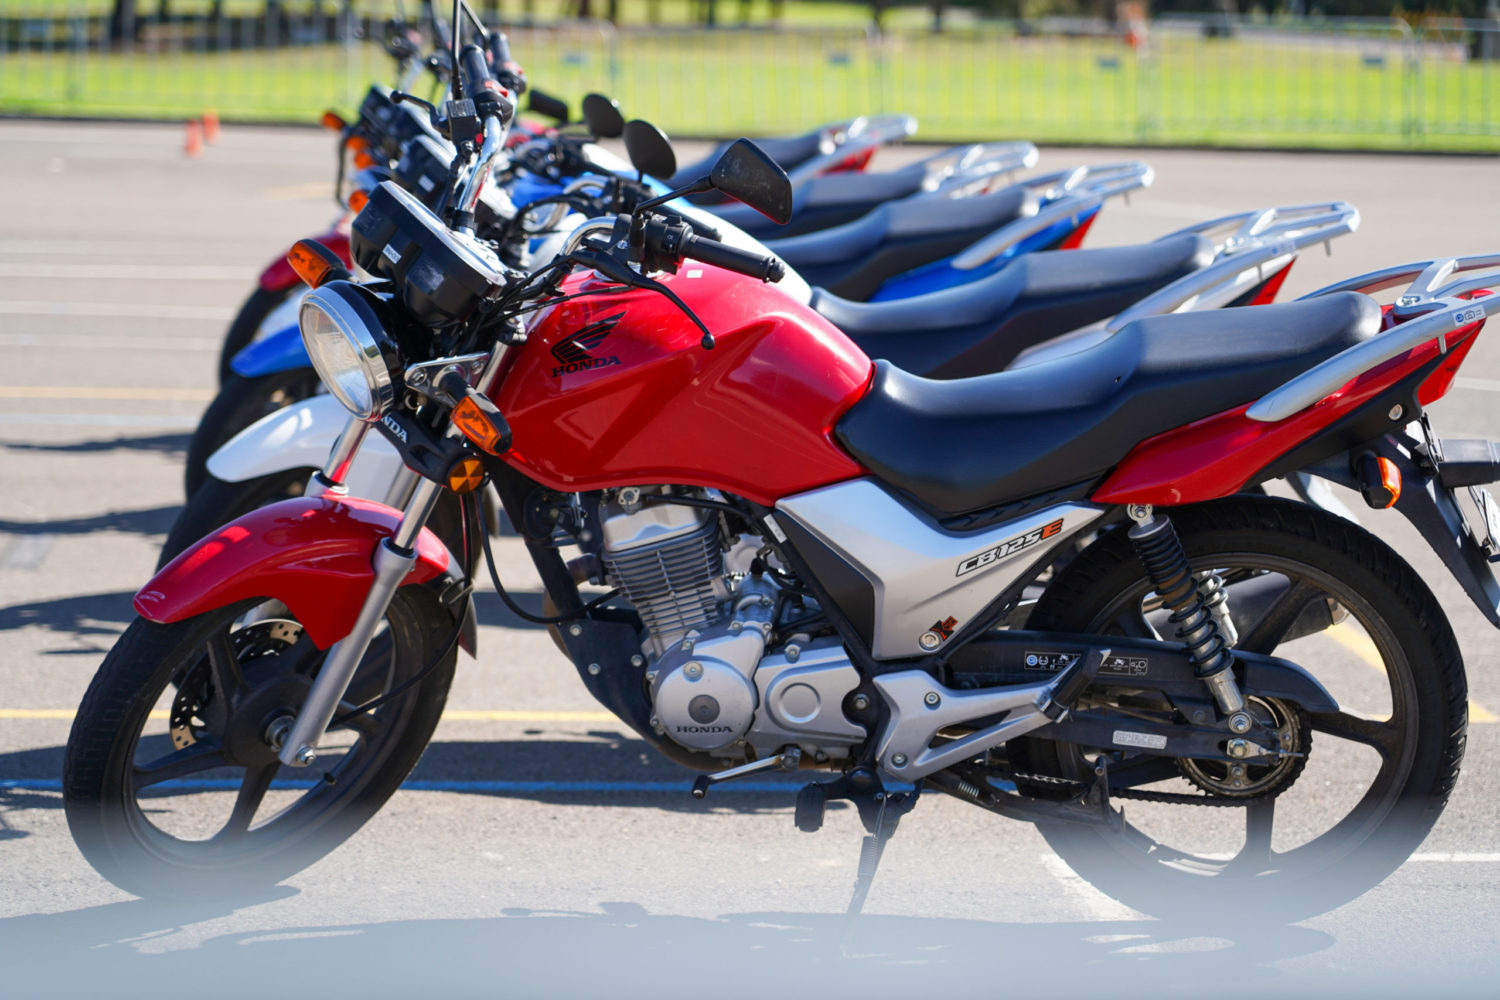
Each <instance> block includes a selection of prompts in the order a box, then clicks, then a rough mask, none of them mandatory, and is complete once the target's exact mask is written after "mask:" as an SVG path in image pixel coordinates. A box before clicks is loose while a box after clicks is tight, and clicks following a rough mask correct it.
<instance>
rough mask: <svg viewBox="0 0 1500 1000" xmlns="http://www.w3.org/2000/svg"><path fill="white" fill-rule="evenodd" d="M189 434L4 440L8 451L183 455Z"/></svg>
mask: <svg viewBox="0 0 1500 1000" xmlns="http://www.w3.org/2000/svg"><path fill="white" fill-rule="evenodd" d="M190 440H192V435H191V434H153V435H149V436H143V437H112V438H103V439H102V440H99V441H72V442H69V443H67V444H49V443H46V442H42V441H5V442H3V443H0V447H4V448H9V449H10V450H11V451H46V452H55V453H58V454H64V455H91V454H97V453H99V452H106V451H150V452H156V453H158V454H162V455H184V456H185V455H186V454H187V449H188V442H189V441H190Z"/></svg>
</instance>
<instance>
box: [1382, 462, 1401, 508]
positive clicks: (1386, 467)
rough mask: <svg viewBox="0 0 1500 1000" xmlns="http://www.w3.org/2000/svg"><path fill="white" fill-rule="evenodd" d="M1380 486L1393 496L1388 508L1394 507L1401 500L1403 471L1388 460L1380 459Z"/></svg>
mask: <svg viewBox="0 0 1500 1000" xmlns="http://www.w3.org/2000/svg"><path fill="white" fill-rule="evenodd" d="M1380 485H1381V486H1384V487H1385V489H1386V492H1388V493H1389V494H1390V495H1391V500H1390V503H1387V504H1386V506H1387V507H1391V506H1394V505H1395V503H1396V501H1397V500H1400V499H1401V470H1400V469H1398V468H1396V463H1395V462H1392V461H1391V460H1390V459H1388V458H1382V459H1380Z"/></svg>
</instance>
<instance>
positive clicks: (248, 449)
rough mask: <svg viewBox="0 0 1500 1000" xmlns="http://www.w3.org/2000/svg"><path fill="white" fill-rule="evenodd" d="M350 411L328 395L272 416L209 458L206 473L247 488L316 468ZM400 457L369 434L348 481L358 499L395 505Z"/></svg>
mask: <svg viewBox="0 0 1500 1000" xmlns="http://www.w3.org/2000/svg"><path fill="white" fill-rule="evenodd" d="M348 420H349V411H348V410H346V409H344V406H343V404H342V403H340V402H339V401H338V400H337V399H335V398H334V397H333V396H330V395H326V394H325V395H318V396H313V397H311V398H310V399H303V400H299V401H298V402H296V403H293V404H292V405H291V406H287V407H284V408H282V409H280V410H277V411H276V412H274V413H268V414H266V415H265V416H264V417H261V418H260V419H259V420H257V421H256V422H255V423H253V424H251V425H250V426H249V427H246V428H245V429H244V430H242V431H240V432H239V433H238V434H236V435H235V436H234V437H232V438H230V439H229V440H228V441H226V442H224V444H223V445H221V446H220V447H219V450H218V451H216V452H214V453H213V454H212V455H210V456H209V457H208V471H209V473H210V474H211V475H212V476H213V477H214V478H215V479H218V480H220V481H221V482H226V483H243V482H246V481H247V480H251V479H258V478H260V477H261V476H269V475H274V474H275V473H278V472H289V471H291V470H292V469H318V468H322V466H323V463H324V462H325V461H327V460H328V453H329V452H330V451H331V450H332V449H333V444H334V442H335V441H337V440H338V437H339V435H340V434H341V433H343V430H344V427H345V425H346V424H347V423H348ZM402 467H403V466H402V462H401V455H400V454H399V453H398V452H397V451H396V448H395V446H394V445H392V444H391V443H390V441H389V440H387V439H386V437H385V435H383V434H366V435H365V439H364V440H363V441H362V442H361V443H360V446H359V451H357V452H355V455H354V461H353V463H351V464H350V466H349V472H348V474H347V475H346V476H345V478H344V485H345V486H347V487H348V488H349V493H350V494H351V495H352V496H356V497H370V498H379V499H383V500H385V501H386V502H388V503H394V502H396V498H395V497H392V496H391V495H390V493H391V487H392V485H393V484H394V483H395V481H396V477H397V476H398V475H399V474H400V472H401V469H402Z"/></svg>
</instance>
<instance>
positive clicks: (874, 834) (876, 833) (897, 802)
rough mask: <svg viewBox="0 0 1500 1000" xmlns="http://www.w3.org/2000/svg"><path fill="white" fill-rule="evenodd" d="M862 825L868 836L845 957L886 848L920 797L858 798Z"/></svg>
mask: <svg viewBox="0 0 1500 1000" xmlns="http://www.w3.org/2000/svg"><path fill="white" fill-rule="evenodd" d="M854 804H855V805H856V806H857V807H858V808H859V818H860V821H861V822H863V823H864V825H865V830H866V831H867V834H866V836H865V838H864V840H863V841H861V842H860V845H859V872H858V874H857V875H856V876H855V879H854V895H853V896H852V897H850V899H849V909H848V910H847V911H845V913H844V940H843V951H844V954H846V955H847V954H849V951H850V946H851V945H852V944H853V941H854V928H855V924H856V921H857V920H858V919H859V915H860V913H861V912H862V911H863V910H864V908H865V900H866V899H867V898H868V897H869V895H870V886H871V884H872V883H873V882H874V881H875V871H876V869H878V868H879V867H880V858H881V855H883V854H884V853H885V845H886V843H887V842H888V841H889V840H890V839H891V837H892V835H894V834H895V832H896V827H897V825H899V824H900V822H901V817H902V816H904V815H906V814H907V813H908V812H911V809H912V806H914V805H916V804H917V793H916V792H915V791H912V792H909V793H905V792H903V793H897V794H894V795H892V794H889V793H887V792H884V791H880V790H877V791H875V792H874V793H873V794H869V795H860V796H858V797H855V799H854Z"/></svg>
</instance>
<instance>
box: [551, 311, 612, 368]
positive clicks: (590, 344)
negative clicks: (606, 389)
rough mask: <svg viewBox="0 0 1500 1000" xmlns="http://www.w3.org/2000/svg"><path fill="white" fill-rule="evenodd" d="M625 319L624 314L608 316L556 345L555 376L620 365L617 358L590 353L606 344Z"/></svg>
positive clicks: (554, 348) (554, 351) (553, 351)
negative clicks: (605, 340)
mask: <svg viewBox="0 0 1500 1000" xmlns="http://www.w3.org/2000/svg"><path fill="white" fill-rule="evenodd" d="M624 318H625V314H624V313H623V312H617V313H615V314H614V315H613V316H606V317H604V318H603V319H601V320H596V321H594V322H593V323H590V324H589V325H588V326H585V327H583V328H582V329H580V330H578V331H577V332H575V333H574V334H573V335H572V336H571V337H568V338H566V339H565V340H560V341H558V342H557V343H556V344H554V345H553V347H552V356H553V357H554V358H556V359H557V362H558V365H557V367H556V368H554V369H552V374H553V376H558V375H570V374H572V373H573V372H581V371H587V370H588V369H590V368H608V367H609V366H610V365H617V364H619V363H620V359H619V358H617V357H614V356H612V355H610V356H605V355H596V354H593V353H590V352H592V351H593V350H594V349H595V348H596V347H598V346H599V345H600V344H602V343H604V338H605V337H608V336H609V332H610V331H611V330H613V329H614V328H615V326H616V325H617V324H618V323H619V322H620V320H622V319H624Z"/></svg>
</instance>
